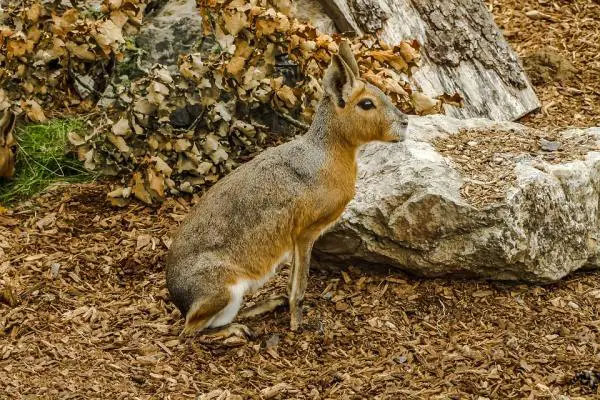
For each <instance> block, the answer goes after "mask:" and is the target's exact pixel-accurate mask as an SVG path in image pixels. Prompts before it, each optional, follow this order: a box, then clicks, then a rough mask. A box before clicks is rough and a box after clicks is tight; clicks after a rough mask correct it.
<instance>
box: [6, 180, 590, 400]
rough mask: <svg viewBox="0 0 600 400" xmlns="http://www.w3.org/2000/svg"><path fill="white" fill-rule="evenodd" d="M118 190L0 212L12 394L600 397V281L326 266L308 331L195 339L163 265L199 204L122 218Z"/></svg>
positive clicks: (80, 191) (273, 290) (316, 281)
mask: <svg viewBox="0 0 600 400" xmlns="http://www.w3.org/2000/svg"><path fill="white" fill-rule="evenodd" d="M105 192H106V187H103V186H102V185H98V184H93V185H74V186H65V187H56V188H54V189H52V190H51V191H49V192H47V193H46V194H44V195H42V196H40V197H38V198H37V199H35V200H33V201H31V202H30V203H26V204H24V205H22V206H21V207H19V208H17V209H15V210H13V211H12V212H6V211H5V212H4V214H2V215H0V260H1V261H0V387H2V388H3V389H2V393H1V394H0V398H17V399H25V398H27V399H30V398H48V399H67V398H77V399H95V398H98V399H99V398H102V399H150V398H165V399H185V398H195V397H196V396H198V395H200V394H202V396H200V397H199V398H201V399H217V398H218V399H240V398H244V399H246V398H248V399H250V398H252V399H267V398H278V399H289V398H294V399H296V398H298V399H359V398H360V399H363V398H374V399H375V398H376V399H478V400H482V399H513V398H515V399H516V398H519V399H522V398H529V399H562V400H566V399H567V398H570V399H592V398H597V396H598V395H599V394H598V388H597V386H596V383H597V382H598V380H597V375H596V374H597V368H598V366H599V365H600V347H599V345H598V343H599V340H598V339H599V337H600V318H599V315H600V301H599V300H600V271H599V272H589V273H586V274H583V273H582V274H576V275H574V276H572V277H570V278H569V279H566V280H565V281H563V282H560V283H558V284H554V285H550V286H525V285H508V284H499V283H495V284H494V283H485V282H477V281H444V280H421V279H414V278H410V277H407V276H405V275H402V274H400V273H396V272H390V273H382V272H375V271H367V270H364V269H363V270H359V269H357V268H353V267H351V266H348V268H345V269H341V270H336V271H330V270H319V269H316V268H315V269H313V271H312V275H311V279H310V282H309V288H308V294H307V299H306V305H305V325H304V328H303V330H302V331H301V332H299V333H292V332H290V331H289V329H288V314H287V313H286V312H285V310H283V311H277V312H275V313H274V314H271V315H270V316H264V317H261V318H258V319H255V320H251V321H249V326H250V327H251V328H252V329H253V330H254V331H255V332H256V333H257V338H256V339H254V340H251V341H248V342H243V341H242V342H240V341H235V340H233V341H224V342H223V341H219V342H208V341H206V340H203V339H202V338H201V337H197V338H193V339H180V338H179V337H178V334H179V332H180V330H181V328H182V320H181V318H180V315H179V313H178V311H176V310H175V309H174V307H173V305H172V304H171V303H170V302H169V301H168V295H167V292H166V289H165V280H164V272H163V266H164V264H163V257H164V254H165V251H166V246H167V245H168V243H169V238H168V234H169V230H170V229H172V227H174V226H176V225H177V223H178V221H180V220H181V217H182V215H184V214H185V213H186V212H187V209H188V207H189V204H187V203H186V202H184V201H181V202H175V201H169V202H167V203H165V204H164V205H163V206H162V207H161V208H160V209H152V208H146V207H143V206H139V205H138V206H134V205H130V206H127V207H125V208H123V209H120V210H117V211H115V210H114V209H111V208H109V207H107V206H106V205H105V198H104V193H105ZM286 276H287V269H285V268H284V270H283V271H282V272H281V273H280V274H279V275H278V276H277V277H276V278H275V279H273V280H272V281H271V282H270V283H269V284H268V285H267V287H266V288H265V290H263V291H262V292H261V293H259V294H258V295H257V297H256V298H253V297H251V298H249V299H248V301H249V302H253V301H257V299H258V298H263V297H264V296H266V295H271V294H278V293H283V292H284V291H285V286H286V281H285V279H286ZM595 369H596V370H595ZM561 396H562V397H561ZM564 396H569V397H564Z"/></svg>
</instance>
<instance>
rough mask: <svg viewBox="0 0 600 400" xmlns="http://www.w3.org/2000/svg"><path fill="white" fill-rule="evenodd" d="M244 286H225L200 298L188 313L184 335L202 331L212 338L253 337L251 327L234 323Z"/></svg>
mask: <svg viewBox="0 0 600 400" xmlns="http://www.w3.org/2000/svg"><path fill="white" fill-rule="evenodd" d="M243 289H244V288H243V287H241V286H240V285H233V286H231V287H230V288H223V289H222V290H221V291H220V292H218V293H215V294H213V295H212V296H203V297H201V298H200V299H198V300H197V301H196V302H194V304H193V305H192V307H191V308H190V310H189V311H188V313H187V316H186V320H185V327H184V329H183V332H182V335H189V334H192V333H200V332H202V334H203V335H206V336H208V337H209V338H211V339H216V338H227V337H229V336H233V335H235V336H240V337H252V336H253V335H252V332H251V331H250V329H249V328H248V327H246V326H244V325H241V324H232V323H231V321H233V319H234V318H235V316H236V315H237V313H238V311H239V309H240V306H241V304H242V299H243V296H244V290H243Z"/></svg>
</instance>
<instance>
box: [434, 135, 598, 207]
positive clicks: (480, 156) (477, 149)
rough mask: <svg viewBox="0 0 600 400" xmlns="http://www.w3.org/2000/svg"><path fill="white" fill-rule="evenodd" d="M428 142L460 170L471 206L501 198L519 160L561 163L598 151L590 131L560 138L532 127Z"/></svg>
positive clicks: (511, 181)
mask: <svg viewBox="0 0 600 400" xmlns="http://www.w3.org/2000/svg"><path fill="white" fill-rule="evenodd" d="M432 144H433V145H434V147H435V148H436V149H437V150H438V151H439V152H440V153H441V154H442V155H444V156H446V157H448V158H450V159H451V160H452V163H453V165H454V166H455V167H456V168H457V169H458V170H459V171H460V172H461V174H462V176H463V177H464V180H465V182H464V184H463V186H462V188H461V194H462V195H463V197H464V198H465V199H467V200H468V201H469V202H470V203H471V204H473V205H475V206H485V205H491V204H494V203H498V202H501V201H502V200H504V198H505V196H506V191H507V189H508V188H510V187H511V186H514V183H515V180H516V173H515V165H516V164H517V162H518V161H520V160H521V161H522V160H530V161H531V162H537V161H540V162H542V161H545V162H548V163H564V162H569V161H574V160H583V159H585V156H586V154H588V153H589V152H592V151H598V150H600V148H599V147H598V143H597V141H596V138H595V136H594V135H591V134H590V135H574V136H573V137H562V136H560V135H558V134H557V133H556V132H554V133H553V132H544V131H541V130H534V129H527V130H523V131H514V130H481V129H473V130H463V131H461V132H459V133H458V134H456V135H451V136H447V137H443V138H442V137H440V138H438V139H436V140H434V141H433V143H432Z"/></svg>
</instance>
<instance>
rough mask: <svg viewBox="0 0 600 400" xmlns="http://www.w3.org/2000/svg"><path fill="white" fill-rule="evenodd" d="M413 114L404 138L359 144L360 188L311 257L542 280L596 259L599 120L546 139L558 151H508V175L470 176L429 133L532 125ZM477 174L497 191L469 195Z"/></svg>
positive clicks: (512, 131) (429, 273)
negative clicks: (487, 197) (476, 199)
mask: <svg viewBox="0 0 600 400" xmlns="http://www.w3.org/2000/svg"><path fill="white" fill-rule="evenodd" d="M410 124H411V125H410V132H409V135H408V140H407V141H406V142H404V143H399V144H381V143H377V144H370V145H368V146H366V147H365V148H364V150H363V151H362V153H361V155H360V160H359V179H358V182H357V191H356V197H355V199H354V200H353V201H352V202H351V203H350V204H349V205H348V207H347V209H346V211H345V212H344V214H343V216H342V218H341V220H340V221H339V223H338V224H337V225H336V226H335V227H333V228H332V229H331V230H330V231H329V232H328V233H326V234H325V235H324V236H323V237H322V238H321V239H320V240H319V241H318V242H317V243H316V245H315V252H314V253H315V257H316V258H317V259H319V260H321V261H325V262H344V263H346V264H348V263H354V264H364V263H370V264H382V265H386V266H389V267H393V268H398V269H401V270H404V271H407V272H409V273H412V274H416V275H419V276H426V277H439V276H454V277H459V276H466V277H479V278H485V279H494V280H521V281H529V282H542V283H543V282H552V281H556V280H559V279H561V278H563V277H564V276H566V275H567V274H569V273H571V272H573V271H576V270H578V269H580V268H586V267H587V268H597V267H598V266H599V265H600V248H599V243H598V238H599V232H600V221H599V210H598V208H599V204H600V152H596V151H594V150H595V149H596V148H600V147H598V144H599V143H600V128H590V129H571V130H567V131H564V132H562V133H560V134H558V137H559V140H558V144H557V145H556V146H550V147H551V148H550V149H549V150H551V151H555V152H556V157H557V160H554V161H550V162H549V161H547V159H548V158H550V159H552V157H549V156H548V154H545V155H544V157H537V156H536V152H535V151H531V149H529V150H528V151H525V152H524V153H519V154H513V155H512V156H511V157H513V159H512V160H510V161H511V163H510V165H509V166H508V167H507V168H506V171H507V172H508V173H510V174H511V176H510V177H501V179H500V180H497V182H496V183H493V182H491V183H486V182H478V181H476V180H474V179H473V177H472V176H471V175H472V174H475V173H476V172H477V171H476V170H475V171H473V172H472V173H471V172H469V170H468V166H467V167H465V166H464V165H463V167H462V168H459V164H460V162H461V161H464V160H462V159H461V158H460V156H459V157H458V158H454V159H453V158H451V157H447V156H444V155H443V154H442V153H443V152H441V151H440V150H439V146H438V147H436V146H434V143H435V142H436V141H439V140H442V139H444V138H446V139H447V138H452V137H453V135H459V134H460V132H464V131H465V130H467V131H468V130H473V129H476V130H478V135H485V132H486V130H488V131H494V132H499V131H500V132H504V134H505V135H520V137H525V136H527V135H529V134H531V131H530V130H529V129H528V128H525V127H524V126H522V125H519V124H516V123H511V122H506V123H498V122H493V121H489V120H484V119H467V120H458V119H454V118H450V117H447V116H442V115H437V116H428V117H420V118H414V119H412V120H411V123H410ZM537 135H538V136H540V137H543V136H544V135H543V132H542V133H541V134H540V132H537ZM508 137H510V136H508ZM541 140H542V141H543V140H545V139H541ZM561 141H564V142H565V143H566V142H567V141H569V143H571V147H570V149H571V150H565V151H575V152H576V153H577V154H578V155H577V156H572V157H565V154H564V152H561V150H560V142H561ZM573 143H575V145H573ZM578 143H585V146H586V147H585V149H586V150H585V151H582V150H581V148H580V147H581V146H579V145H578ZM542 144H544V143H542ZM546 144H547V143H546ZM557 146H558V147H559V148H558V149H556V147H557ZM448 147H451V146H450V145H448ZM496 147H500V148H501V147H502V145H501V144H499V145H498V146H496ZM541 147H542V148H545V147H544V146H541ZM538 150H539V151H540V152H544V150H543V149H538ZM588 150H589V151H588ZM480 151H481V152H482V154H483V155H485V153H486V151H487V150H486V149H485V148H482V149H481V150H480ZM499 156H504V157H507V155H506V154H499ZM486 157H487V158H490V157H491V158H490V159H492V160H495V159H496V158H494V157H495V155H486ZM486 157H483V158H485V159H487V158H486ZM561 158H565V159H568V160H569V161H561ZM463 164H464V163H463ZM475 167H476V168H477V166H475ZM503 180H508V182H509V183H506V182H504V181H503ZM473 182H475V184H480V185H485V184H489V185H499V186H496V187H490V188H491V189H498V187H500V188H501V189H500V195H499V196H498V197H497V198H496V199H495V200H494V201H491V202H488V203H484V204H473V202H472V201H471V200H470V199H469V198H468V196H466V195H465V184H466V183H471V184H472V183H473ZM496 192H498V190H496Z"/></svg>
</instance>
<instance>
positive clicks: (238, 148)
mask: <svg viewBox="0 0 600 400" xmlns="http://www.w3.org/2000/svg"><path fill="white" fill-rule="evenodd" d="M286 4H287V3H284V4H282V2H280V4H278V5H279V7H277V8H274V7H272V6H271V5H270V3H268V2H267V1H265V0H253V1H250V2H246V1H241V0H234V1H230V2H216V3H214V2H208V1H200V2H199V9H200V12H201V15H202V17H203V21H204V24H203V27H204V30H205V32H204V33H205V37H204V41H205V45H204V49H205V50H203V52H202V53H195V54H185V55H181V57H180V60H179V74H178V75H173V76H172V75H171V74H170V73H169V72H168V71H167V69H166V68H163V67H161V66H155V67H154V68H153V69H152V70H151V71H149V72H148V73H147V74H144V75H143V76H141V77H139V78H137V79H135V80H134V81H133V82H131V83H130V84H129V85H117V89H116V93H115V96H116V97H117V101H116V102H115V104H114V109H115V110H116V113H115V112H113V113H111V114H110V116H109V117H107V118H105V119H103V120H101V121H96V122H95V124H94V126H95V133H92V134H91V135H89V136H88V137H86V138H75V141H72V143H73V144H74V145H75V146H77V147H78V151H79V156H80V158H81V160H82V161H85V162H86V167H88V168H90V169H99V170H101V171H103V172H105V173H108V174H111V175H117V174H121V175H124V176H125V178H124V180H123V183H124V184H123V185H122V186H119V187H116V188H114V190H112V191H111V192H110V193H109V195H108V198H109V199H110V201H111V202H112V203H113V204H114V205H119V206H122V205H124V204H126V203H127V202H128V201H129V200H130V199H131V198H137V199H139V200H141V201H143V202H145V203H148V204H150V203H153V202H154V201H155V200H159V201H160V200H162V199H164V198H165V197H166V196H168V195H178V194H181V193H195V192H198V191H200V190H202V189H204V188H205V187H206V186H207V185H210V184H212V183H214V182H216V181H217V180H218V179H219V178H220V177H222V176H223V175H225V174H227V173H228V172H230V171H231V170H232V169H233V168H235V167H236V166H237V165H238V164H239V163H241V162H244V161H246V160H248V159H250V158H252V157H253V156H254V155H256V154H258V153H259V152H260V151H262V150H263V149H264V148H265V147H266V146H270V145H273V144H278V143H281V141H285V140H287V139H289V138H290V137H293V134H294V133H301V132H303V131H305V130H306V127H307V126H308V124H309V123H310V121H311V119H312V115H313V113H314V111H315V108H316V105H317V104H318V101H319V100H320V98H321V96H322V92H323V90H322V88H321V84H320V81H321V78H322V75H323V72H324V70H325V69H326V67H327V65H328V64H329V61H330V59H331V55H332V54H333V53H335V52H337V50H338V43H339V42H340V40H341V39H342V38H341V37H340V36H329V35H324V34H321V33H319V32H318V31H317V30H316V29H315V28H314V27H312V26H311V25H310V24H309V23H303V22H300V21H299V20H297V19H296V18H294V17H293V16H292V15H293V10H292V9H290V8H289V7H286ZM284 11H285V12H284ZM353 50H354V52H355V54H356V57H357V60H358V63H359V67H360V69H361V72H362V76H363V77H364V78H365V79H366V80H368V81H369V82H371V83H372V84H374V85H376V86H378V87H379V88H381V89H382V90H383V91H384V92H386V93H387V94H388V95H389V96H390V97H391V98H392V100H393V101H394V103H395V104H396V105H397V106H398V107H399V108H400V109H402V110H403V111H405V112H407V113H410V114H415V113H417V114H430V113H438V112H442V111H443V110H442V104H443V103H444V102H446V103H452V104H456V103H457V102H458V103H460V101H461V99H460V97H456V96H450V95H442V96H440V98H439V99H430V98H428V97H426V96H425V95H423V94H422V93H419V92H417V91H415V90H413V88H411V87H410V85H409V83H408V79H407V78H408V76H409V75H410V74H411V73H412V70H413V69H414V68H417V67H418V65H419V59H420V55H419V44H418V43H417V42H416V41H410V42H409V41H404V42H401V43H400V44H399V45H397V46H388V45H386V44H385V43H383V42H381V41H374V40H373V39H363V40H359V39H355V40H354V41H353Z"/></svg>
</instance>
